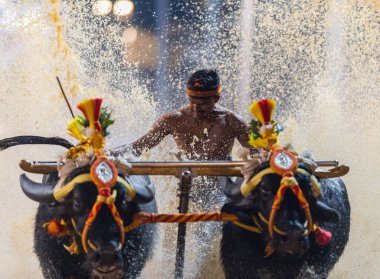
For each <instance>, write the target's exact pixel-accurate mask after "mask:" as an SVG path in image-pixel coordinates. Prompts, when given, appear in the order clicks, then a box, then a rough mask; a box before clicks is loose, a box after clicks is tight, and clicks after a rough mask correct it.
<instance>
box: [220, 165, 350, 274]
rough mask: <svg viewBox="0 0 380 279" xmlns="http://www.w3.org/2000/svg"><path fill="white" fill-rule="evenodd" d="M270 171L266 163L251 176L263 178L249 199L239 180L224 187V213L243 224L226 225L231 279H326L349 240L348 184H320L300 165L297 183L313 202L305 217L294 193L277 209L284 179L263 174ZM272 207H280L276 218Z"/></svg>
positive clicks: (224, 252)
mask: <svg viewBox="0 0 380 279" xmlns="http://www.w3.org/2000/svg"><path fill="white" fill-rule="evenodd" d="M269 167H270V166H269V163H268V162H266V163H263V164H261V165H259V166H258V167H257V168H256V169H255V171H254V173H253V175H252V177H254V176H255V175H258V174H259V173H261V174H264V175H262V176H261V177H260V178H261V179H260V180H258V181H257V186H256V187H255V188H254V189H253V190H252V191H250V192H249V193H247V194H246V195H242V194H241V186H240V183H238V181H236V182H233V181H231V180H230V181H229V183H228V184H227V186H226V187H225V194H226V195H227V197H228V200H227V202H226V204H225V205H224V206H223V208H222V211H224V212H227V213H233V214H235V215H237V216H239V223H238V224H236V223H235V224H234V223H229V222H228V223H224V224H223V232H222V239H221V260H222V264H223V268H224V271H225V275H226V278H227V279H229V278H284V279H285V278H286V279H290V278H326V277H327V276H328V274H329V272H330V271H331V269H332V268H333V266H334V265H335V263H336V262H337V261H338V260H339V257H340V256H341V254H342V253H343V250H344V248H345V245H346V244H347V241H348V237H349V231H350V204H349V200H348V195H347V190H346V187H345V185H344V183H343V181H342V180H341V179H339V178H328V179H320V181H319V183H318V182H316V181H317V180H316V177H315V176H313V175H311V173H312V171H311V170H310V169H309V167H308V166H307V165H304V164H302V163H300V164H298V169H297V171H296V172H295V173H294V178H295V179H296V180H297V182H298V185H299V188H300V189H301V190H302V192H303V196H304V197H305V199H306V201H307V203H308V208H309V210H310V211H309V212H310V214H306V211H305V207H302V206H301V203H300V202H299V200H298V199H297V197H296V195H295V194H294V193H293V192H292V191H290V190H289V189H286V190H285V192H284V196H283V199H282V202H281V204H280V206H279V207H276V206H274V202H275V197H276V194H277V192H278V189H279V187H280V184H281V179H282V177H281V176H280V175H278V174H276V173H272V172H268V173H265V172H264V173H263V170H264V171H265V170H266V169H268V168H269ZM313 185H314V186H313ZM318 185H319V186H318ZM316 192H317V193H316ZM272 207H275V208H277V209H276V210H277V211H276V215H275V216H276V217H275V218H271V215H272V213H273V209H272ZM308 216H309V217H310V219H308ZM311 218H312V224H314V228H312V226H311V222H310V221H311ZM270 219H272V220H270ZM309 223H310V226H309ZM316 226H317V227H316ZM312 231H313V232H312ZM326 236H327V238H326ZM326 239H327V240H326Z"/></svg>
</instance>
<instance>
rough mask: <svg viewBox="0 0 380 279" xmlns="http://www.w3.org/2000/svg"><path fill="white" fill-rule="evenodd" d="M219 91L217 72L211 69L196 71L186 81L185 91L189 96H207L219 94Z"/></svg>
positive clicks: (220, 90)
mask: <svg viewBox="0 0 380 279" xmlns="http://www.w3.org/2000/svg"><path fill="white" fill-rule="evenodd" d="M221 92H222V88H221V86H220V79H219V76H218V73H217V72H216V70H213V69H203V70H199V71H196V72H195V73H193V74H192V75H191V77H190V78H189V81H188V82H187V90H186V93H187V94H188V95H189V96H191V97H198V98H207V97H213V96H219V95H220V93H221Z"/></svg>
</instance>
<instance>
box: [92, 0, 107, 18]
mask: <svg viewBox="0 0 380 279" xmlns="http://www.w3.org/2000/svg"><path fill="white" fill-rule="evenodd" d="M111 11H112V2H111V1H110V0H98V1H95V3H94V4H93V6H92V12H93V14H94V15H96V16H106V15H109V14H110V13H111Z"/></svg>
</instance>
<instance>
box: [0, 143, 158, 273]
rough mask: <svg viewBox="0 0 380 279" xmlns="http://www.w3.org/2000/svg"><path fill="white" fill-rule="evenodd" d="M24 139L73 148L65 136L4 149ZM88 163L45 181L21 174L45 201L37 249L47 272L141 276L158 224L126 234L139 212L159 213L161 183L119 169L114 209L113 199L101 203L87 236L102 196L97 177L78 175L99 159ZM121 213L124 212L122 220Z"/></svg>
mask: <svg viewBox="0 0 380 279" xmlns="http://www.w3.org/2000/svg"><path fill="white" fill-rule="evenodd" d="M20 144H52V145H60V146H63V147H65V148H71V147H73V146H72V145H71V144H70V143H69V142H68V141H66V140H64V139H61V138H45V137H36V136H20V137H14V138H9V139H4V140H1V141H0V150H4V149H6V148H9V147H12V146H16V145H20ZM88 162H89V163H88V164H80V165H79V166H76V167H74V168H72V169H70V168H68V169H69V170H70V172H68V173H67V174H65V175H64V176H63V177H59V176H58V172H54V173H51V174H49V175H45V176H44V177H43V181H42V183H38V182H34V181H32V180H31V179H29V178H28V177H27V176H26V175H25V174H22V175H21V176H20V184H21V187H22V190H23V191H24V193H25V194H26V195H27V196H28V197H29V198H30V199H32V200H34V201H36V202H39V203H40V204H39V207H38V209H37V214H36V219H35V227H34V251H35V253H36V254H37V257H38V259H39V262H40V266H41V269H42V273H43V276H44V278H52V279H61V278H62V279H63V278H72V279H79V278H81V279H84V278H99V279H100V278H101V279H111V278H113V279H114V278H116V279H118V278H136V277H137V276H138V275H139V274H140V273H141V270H142V268H143V266H144V264H145V263H146V261H147V260H148V259H149V257H150V255H151V253H152V249H153V245H154V243H155V235H156V226H155V225H154V224H149V225H146V226H143V227H139V228H136V229H134V230H132V231H128V232H127V233H126V234H124V227H126V226H128V225H130V224H131V223H132V221H133V216H134V214H135V213H136V212H139V211H145V212H157V208H156V201H155V199H154V192H155V187H154V185H153V183H152V182H151V181H150V179H149V177H148V176H137V175H136V176H135V175H131V176H128V177H124V176H123V174H121V173H118V174H117V176H118V179H117V183H116V184H115V185H114V186H113V188H112V198H113V199H114V200H112V202H111V203H112V205H114V207H113V213H112V210H111V207H110V205H109V203H103V204H101V205H100V207H99V208H100V209H99V211H98V213H97V215H96V218H95V219H94V220H92V222H91V226H88V228H87V232H86V238H83V233H84V229H85V227H86V226H87V225H86V223H88V222H89V221H88V220H89V216H90V212H91V211H92V210H93V209H94V207H95V206H94V204H95V203H96V202H97V201H98V199H99V190H98V188H97V186H96V185H95V184H94V182H93V181H92V180H91V179H87V180H83V179H82V180H81V179H79V180H78V179H77V178H78V177H89V173H90V168H91V165H92V164H93V163H94V162H93V161H91V160H89V161H88ZM71 163H72V162H71ZM61 167H62V165H61ZM83 175H84V176H83ZM65 185H71V186H70V187H71V188H70V189H69V191H63V192H64V193H63V194H62V193H61V194H60V196H59V198H57V195H56V191H57V189H58V190H59V189H62V186H65ZM126 185H127V186H128V187H127V186H126ZM63 188H65V187H63ZM66 188H67V187H66ZM131 188H132V190H131ZM61 192H62V191H61ZM115 212H116V213H115ZM115 216H119V217H120V218H118V220H119V222H117V220H116V218H115ZM120 220H121V221H120ZM83 239H84V241H83Z"/></svg>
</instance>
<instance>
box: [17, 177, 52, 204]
mask: <svg viewBox="0 0 380 279" xmlns="http://www.w3.org/2000/svg"><path fill="white" fill-rule="evenodd" d="M56 183H57V182H56V181H52V182H48V183H38V182H34V181H33V180H30V179H29V178H28V177H27V176H26V175H25V174H22V175H20V184H21V188H22V191H23V192H24V193H25V195H26V196H27V197H28V198H30V199H32V200H34V201H36V202H40V203H52V202H55V201H56V200H55V199H54V195H53V193H54V186H55V184H56Z"/></svg>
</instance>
